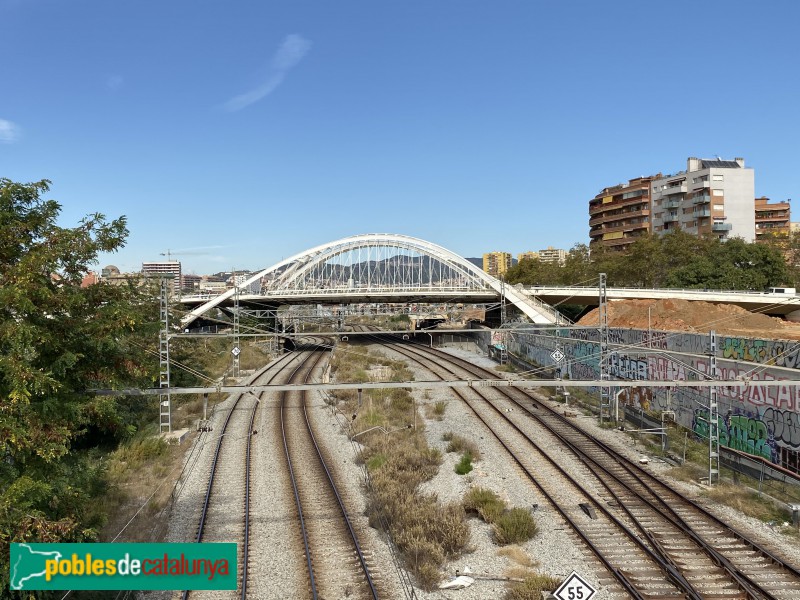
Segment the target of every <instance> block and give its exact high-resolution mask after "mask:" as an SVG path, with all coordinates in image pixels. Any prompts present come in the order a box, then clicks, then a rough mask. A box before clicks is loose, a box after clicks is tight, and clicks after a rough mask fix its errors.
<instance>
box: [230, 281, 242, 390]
mask: <svg viewBox="0 0 800 600" xmlns="http://www.w3.org/2000/svg"><path fill="white" fill-rule="evenodd" d="M233 285H234V292H233V348H232V349H231V354H233V367H232V370H233V376H234V377H235V378H238V377H239V354H240V353H241V351H242V349H241V347H240V346H239V282H238V281H237V280H236V271H234V272H233Z"/></svg>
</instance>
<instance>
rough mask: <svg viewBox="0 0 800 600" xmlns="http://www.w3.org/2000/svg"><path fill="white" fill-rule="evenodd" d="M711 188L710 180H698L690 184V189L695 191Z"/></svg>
mask: <svg viewBox="0 0 800 600" xmlns="http://www.w3.org/2000/svg"><path fill="white" fill-rule="evenodd" d="M708 189H711V182H710V181H698V182H697V183H695V184H692V191H693V192H696V191H697V190H708Z"/></svg>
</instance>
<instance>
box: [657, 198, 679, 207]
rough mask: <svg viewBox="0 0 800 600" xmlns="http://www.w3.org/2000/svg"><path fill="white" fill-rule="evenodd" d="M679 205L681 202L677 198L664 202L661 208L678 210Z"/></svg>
mask: <svg viewBox="0 0 800 600" xmlns="http://www.w3.org/2000/svg"><path fill="white" fill-rule="evenodd" d="M680 205H681V201H680V199H679V198H672V199H671V200H664V202H662V203H661V207H662V208H678V207H680Z"/></svg>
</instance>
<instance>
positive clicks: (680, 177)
mask: <svg viewBox="0 0 800 600" xmlns="http://www.w3.org/2000/svg"><path fill="white" fill-rule="evenodd" d="M651 203H652V205H651V220H652V231H653V233H655V234H658V235H663V234H665V233H668V232H669V231H671V230H674V229H682V230H683V231H685V232H686V233H690V234H692V235H706V234H712V235H715V236H717V237H719V238H720V239H723V240H724V239H730V238H733V237H741V238H743V239H744V240H745V241H746V242H754V241H755V239H756V228H755V175H754V172H753V169H751V168H746V167H745V165H744V159H743V158H736V159H734V160H720V159H713V160H711V159H701V158H689V159H688V160H687V165H686V171H681V172H680V173H676V174H675V175H670V176H667V177H663V178H660V179H656V180H654V181H653V182H652V183H651Z"/></svg>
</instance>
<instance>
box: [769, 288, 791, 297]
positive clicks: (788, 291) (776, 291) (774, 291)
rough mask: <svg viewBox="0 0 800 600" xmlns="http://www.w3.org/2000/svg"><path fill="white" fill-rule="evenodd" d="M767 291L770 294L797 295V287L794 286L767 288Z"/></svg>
mask: <svg viewBox="0 0 800 600" xmlns="http://www.w3.org/2000/svg"><path fill="white" fill-rule="evenodd" d="M769 292H770V293H771V294H790V295H792V296H796V295H797V289H795V288H788V287H774V288H769Z"/></svg>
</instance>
